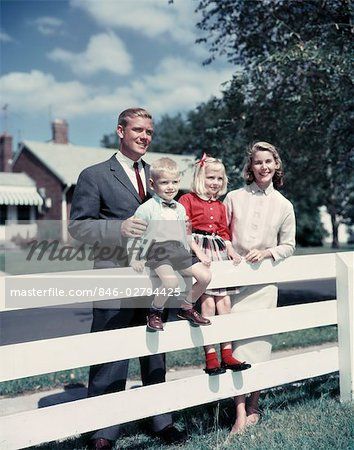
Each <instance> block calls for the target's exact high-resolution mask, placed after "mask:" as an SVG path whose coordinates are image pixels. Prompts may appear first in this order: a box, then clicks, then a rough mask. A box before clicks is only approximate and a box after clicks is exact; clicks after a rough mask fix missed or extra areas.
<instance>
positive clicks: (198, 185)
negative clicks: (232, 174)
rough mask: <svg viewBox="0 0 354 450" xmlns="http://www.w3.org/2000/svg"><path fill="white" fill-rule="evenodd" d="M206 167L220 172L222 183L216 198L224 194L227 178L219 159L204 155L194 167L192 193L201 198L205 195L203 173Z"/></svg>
mask: <svg viewBox="0 0 354 450" xmlns="http://www.w3.org/2000/svg"><path fill="white" fill-rule="evenodd" d="M207 167H209V168H212V169H215V170H219V169H221V170H222V175H223V183H222V186H221V189H220V191H219V192H218V197H220V196H221V195H224V194H226V191H227V182H228V178H227V175H226V170H225V167H224V164H223V163H222V161H221V159H217V158H213V157H211V156H208V155H205V154H204V155H203V157H202V158H201V160H200V161H198V162H197V163H196V165H195V170H194V176H193V182H192V186H191V190H192V192H195V193H196V194H197V195H202V196H205V195H206V189H205V171H206V168H207Z"/></svg>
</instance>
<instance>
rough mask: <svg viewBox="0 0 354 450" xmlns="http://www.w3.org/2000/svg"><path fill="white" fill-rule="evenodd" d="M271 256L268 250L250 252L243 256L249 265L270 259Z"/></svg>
mask: <svg viewBox="0 0 354 450" xmlns="http://www.w3.org/2000/svg"><path fill="white" fill-rule="evenodd" d="M271 257H272V254H271V252H270V251H269V250H257V249H253V250H250V251H249V252H248V253H247V255H246V256H245V260H246V261H247V262H250V263H259V262H261V261H263V259H265V258H271Z"/></svg>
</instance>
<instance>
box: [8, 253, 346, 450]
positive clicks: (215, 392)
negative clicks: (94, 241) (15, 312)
mask: <svg viewBox="0 0 354 450" xmlns="http://www.w3.org/2000/svg"><path fill="white" fill-rule="evenodd" d="M353 261H354V252H347V253H337V254H323V255H308V256H296V257H292V258H289V259H287V260H286V261H283V262H281V263H272V262H271V261H263V263H262V264H260V265H259V267H255V266H251V265H249V264H246V263H244V262H243V263H241V265H240V266H238V267H237V268H235V267H233V266H232V264H231V263H229V262H219V263H215V264H213V280H212V282H211V285H210V286H211V287H222V286H234V285H253V284H260V283H262V284H263V283H274V282H288V281H289V282H290V281H304V280H323V279H327V278H333V277H335V278H336V283H337V300H335V299H333V300H330V301H325V302H317V303H313V304H304V305H297V306H288V307H282V308H278V309H273V310H261V311H257V312H244V313H239V314H230V315H226V316H220V317H215V318H213V319H212V326H210V327H204V328H195V327H190V326H189V324H188V323H187V322H185V321H179V322H171V323H168V324H166V327H165V332H164V333H146V329H145V326H141V327H135V328H127V329H122V330H113V331H106V332H101V333H93V334H84V335H77V336H68V337H61V338H55V339H47V340H43V341H34V342H26V343H20V344H13V345H6V346H2V347H0V361H1V368H0V381H6V380H14V379H19V378H23V377H28V376H34V375H39V374H44V373H50V372H55V371H58V370H64V369H72V368H75V367H82V366H87V365H92V364H97V363H103V362H108V361H115V360H121V359H126V358H135V357H138V356H143V355H150V354H155V353H161V352H170V351H175V350H181V349H187V348H191V347H199V346H202V345H206V344H211V343H216V342H223V341H229V340H238V339H242V338H246V337H254V336H263V335H270V334H276V333H283V332H286V331H293V330H300V329H307V328H313V327H319V326H326V325H332V324H336V323H338V338H339V344H338V346H337V345H333V346H332V347H330V348H326V349H323V350H319V351H311V352H306V350H305V351H304V353H302V354H297V355H294V356H290V357H285V358H281V359H275V360H274V359H273V360H272V361H270V362H264V363H260V364H254V365H253V366H252V368H251V369H249V370H247V371H246V372H238V373H232V372H230V371H227V373H225V374H223V375H220V376H216V377H209V376H207V375H205V374H203V373H202V371H201V374H200V375H198V376H195V377H191V378H187V379H180V380H176V381H171V382H166V383H162V384H158V385H153V386H146V387H141V388H139V389H134V390H130V391H124V392H118V393H114V394H107V395H103V396H99V397H94V398H89V399H83V400H77V401H74V402H70V403H64V404H59V405H55V406H50V407H47V408H43V409H37V410H33V411H26V412H21V413H17V414H12V415H8V416H3V417H1V418H0V448H1V449H3V450H8V449H19V448H25V447H29V446H31V445H37V444H40V443H43V442H50V441H53V440H57V439H62V438H65V437H69V436H72V435H77V434H80V433H83V432H87V431H91V430H94V429H98V428H102V427H107V426H110V425H114V424H117V423H125V422H129V421H133V420H137V419H141V418H144V417H149V416H153V415H156V414H158V413H163V412H169V411H176V410H180V409H183V408H187V407H191V406H195V405H200V404H204V403H208V402H211V401H215V400H220V399H224V398H227V397H232V396H234V395H237V394H242V393H247V392H252V391H254V390H260V389H265V388H270V387H273V386H278V385H282V384H286V383H291V382H294V381H296V380H303V379H307V378H311V377H316V376H319V375H323V374H327V373H331V372H335V371H338V370H339V374H340V396H341V401H353V400H354V394H353V393H354V336H353V333H354V331H353V323H354V275H353ZM117 270H120V271H124V273H125V275H126V276H127V277H126V283H127V286H128V285H130V286H131V285H132V284H133V285H134V286H137V285H139V286H142V285H144V286H146V287H148V286H150V281H149V278H148V277H147V276H144V275H142V276H140V277H137V276H136V274H135V275H134V276H132V275H133V273H132V272H130V269H117ZM117 270H114V271H112V270H110V269H107V270H105V269H104V270H100V271H95V272H94V273H92V272H91V271H87V272H85V273H81V272H76V273H70V274H69V276H70V278H71V279H75V277H77V280H79V279H82V276H83V275H84V276H85V277H87V282H88V281H89V280H90V279H92V278H94V279H95V280H96V281H97V279H98V277H99V279H100V280H101V281H102V282H106V281H107V282H109V281H111V280H112V277H114V278H115V280H117ZM40 276H41V277H42V278H44V277H45V275H43V274H42V275H40ZM55 276H57V279H58V280H63V274H62V273H61V274H55V275H54V278H53V274H50V279H51V280H52V282H53V283H54V284H55V281H53V280H54V279H55ZM48 277H49V275H48ZM9 278H10V277H9ZM11 278H12V279H14V278H16V279H17V281H18V282H19V283H20V282H21V279H23V277H11ZM132 280H133V281H132ZM2 281H3V282H4V279H3V280H2ZM58 282H59V281H58ZM61 282H62V281H61ZM122 283H123V282H122ZM121 287H122V288H123V286H121ZM2 288H4V286H2ZM0 289H1V287H0ZM123 297H124V295H123ZM103 299H104V298H102V297H100V300H103ZM86 300H87V299H85V298H82V299H79V302H80V301H82V302H84V301H86ZM3 302H4V299H3ZM66 302H67V300H66V299H63V301H62V303H66ZM3 310H6V308H5V307H4V305H3ZM127 342H129V345H126V343H127ZM152 399H153V401H151V400H152ZM122 405H124V407H122ZM19 430H21V431H19Z"/></svg>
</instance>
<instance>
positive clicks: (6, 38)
mask: <svg viewBox="0 0 354 450" xmlns="http://www.w3.org/2000/svg"><path fill="white" fill-rule="evenodd" d="M0 42H13V38H12V37H11V36H10V35H9V34H7V33H5V31H0Z"/></svg>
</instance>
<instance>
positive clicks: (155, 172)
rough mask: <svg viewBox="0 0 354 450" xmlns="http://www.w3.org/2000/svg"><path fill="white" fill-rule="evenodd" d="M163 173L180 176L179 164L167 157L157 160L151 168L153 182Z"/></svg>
mask: <svg viewBox="0 0 354 450" xmlns="http://www.w3.org/2000/svg"><path fill="white" fill-rule="evenodd" d="M163 173H168V174H172V175H176V177H177V176H178V177H179V176H180V171H179V169H178V165H177V163H176V162H175V161H173V159H171V158H166V157H164V158H159V159H157V160H156V161H154V162H153V163H152V164H151V166H150V177H151V178H152V179H153V180H156V179H157V178H159V177H160V176H161V175H162V174H163Z"/></svg>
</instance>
